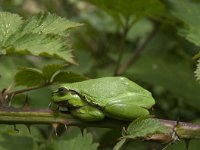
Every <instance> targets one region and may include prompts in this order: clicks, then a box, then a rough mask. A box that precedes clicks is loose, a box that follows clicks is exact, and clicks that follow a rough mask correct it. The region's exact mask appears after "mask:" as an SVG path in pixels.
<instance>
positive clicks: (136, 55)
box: [116, 23, 159, 75]
mask: <svg viewBox="0 0 200 150" xmlns="http://www.w3.org/2000/svg"><path fill="white" fill-rule="evenodd" d="M158 30H159V23H155V26H154V29H153V31H152V32H151V33H150V34H149V35H148V36H147V38H146V39H145V41H144V42H143V43H142V44H141V46H139V47H138V48H137V49H136V50H135V51H133V53H132V55H131V57H130V59H129V60H128V61H127V62H126V63H125V64H123V65H122V66H121V67H120V68H119V69H118V71H117V73H116V74H117V75H121V74H123V73H124V72H125V71H126V70H127V69H128V68H129V67H130V66H131V65H132V64H133V62H134V61H136V60H137V58H139V56H140V54H141V52H142V51H143V50H144V49H145V47H146V46H147V45H148V43H149V42H150V41H151V39H152V38H153V37H154V36H155V35H156V33H157V31H158Z"/></svg>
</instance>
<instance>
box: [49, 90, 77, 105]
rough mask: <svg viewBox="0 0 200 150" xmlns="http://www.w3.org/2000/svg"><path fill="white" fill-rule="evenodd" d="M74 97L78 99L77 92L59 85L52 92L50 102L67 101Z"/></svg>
mask: <svg viewBox="0 0 200 150" xmlns="http://www.w3.org/2000/svg"><path fill="white" fill-rule="evenodd" d="M76 99H80V97H79V94H78V93H77V92H76V91H74V90H70V89H67V88H65V87H60V88H58V90H56V91H54V92H53V93H52V102H54V103H62V102H66V103H67V102H68V101H70V100H76Z"/></svg>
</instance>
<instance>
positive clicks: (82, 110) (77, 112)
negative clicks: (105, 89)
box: [70, 106, 104, 122]
mask: <svg viewBox="0 0 200 150" xmlns="http://www.w3.org/2000/svg"><path fill="white" fill-rule="evenodd" d="M70 113H71V114H72V115H73V116H74V117H76V118H79V119H81V120H83V121H87V122H95V121H101V120H103V119H104V113H103V112H102V111H100V110H99V109H97V108H94V107H92V106H82V107H78V108H74V109H71V110H70Z"/></svg>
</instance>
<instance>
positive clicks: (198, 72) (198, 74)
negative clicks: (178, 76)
mask: <svg viewBox="0 0 200 150" xmlns="http://www.w3.org/2000/svg"><path fill="white" fill-rule="evenodd" d="M194 73H195V76H196V78H197V80H200V59H199V60H198V63H197V69H196V71H195V72H194Z"/></svg>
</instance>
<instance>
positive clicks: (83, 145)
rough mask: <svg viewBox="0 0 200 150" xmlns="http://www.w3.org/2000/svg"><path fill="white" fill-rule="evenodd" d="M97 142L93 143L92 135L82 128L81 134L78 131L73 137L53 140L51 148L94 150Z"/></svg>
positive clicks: (58, 149) (57, 149)
mask: <svg viewBox="0 0 200 150" xmlns="http://www.w3.org/2000/svg"><path fill="white" fill-rule="evenodd" d="M98 145H99V144H98V143H93V139H92V135H91V134H90V133H87V132H86V130H84V132H83V135H82V134H81V133H80V134H79V135H78V136H76V137H75V138H72V139H69V140H59V141H54V142H53V143H52V145H51V148H53V149H54V150H66V148H67V149H68V150H80V149H81V150H96V149H97V148H98Z"/></svg>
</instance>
